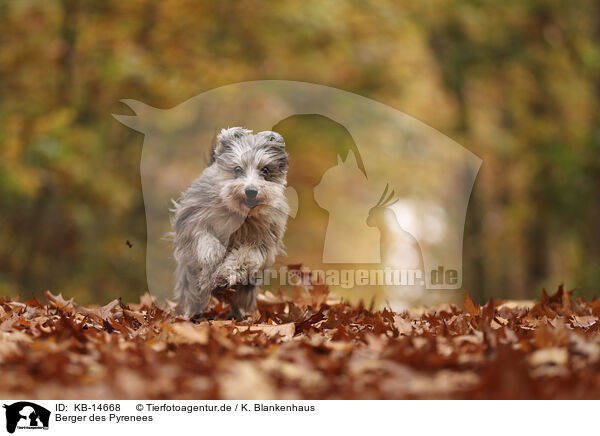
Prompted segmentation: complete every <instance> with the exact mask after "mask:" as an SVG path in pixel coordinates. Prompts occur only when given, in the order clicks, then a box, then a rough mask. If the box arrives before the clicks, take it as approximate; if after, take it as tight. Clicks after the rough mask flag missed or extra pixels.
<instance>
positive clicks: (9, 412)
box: [4, 401, 50, 433]
mask: <svg viewBox="0 0 600 436" xmlns="http://www.w3.org/2000/svg"><path fill="white" fill-rule="evenodd" d="M4 408H5V409H6V431H8V432H9V433H14V432H15V430H16V429H17V428H18V429H27V430H35V429H43V430H47V429H48V423H49V422H50V411H49V410H48V409H45V408H44V407H42V406H39V405H37V404H35V403H30V402H29V401H19V402H17V403H13V404H10V405H7V404H5V405H4Z"/></svg>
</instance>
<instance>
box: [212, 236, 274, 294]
mask: <svg viewBox="0 0 600 436" xmlns="http://www.w3.org/2000/svg"><path fill="white" fill-rule="evenodd" d="M265 261H266V258H265V255H264V251H263V250H261V249H260V247H254V246H242V247H239V248H235V249H233V250H231V252H230V253H229V254H228V255H227V256H226V257H225V260H224V261H223V263H222V264H221V265H220V266H219V267H218V268H217V270H216V272H215V284H216V285H217V286H227V287H232V286H235V285H248V284H252V283H253V282H254V280H255V279H256V278H257V276H258V274H260V272H261V270H262V269H263V268H264V267H265Z"/></svg>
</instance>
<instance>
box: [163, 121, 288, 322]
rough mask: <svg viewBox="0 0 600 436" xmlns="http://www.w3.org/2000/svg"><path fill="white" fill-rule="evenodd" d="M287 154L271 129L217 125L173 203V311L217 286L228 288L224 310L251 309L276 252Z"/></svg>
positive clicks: (237, 313) (197, 305)
mask: <svg viewBox="0 0 600 436" xmlns="http://www.w3.org/2000/svg"><path fill="white" fill-rule="evenodd" d="M287 169H288V155H287V153H286V151H285V142H284V140H283V138H282V137H281V135H279V134H278V133H275V132H269V131H267V132H260V133H257V134H255V135H254V134H252V131H251V130H247V129H244V128H242V127H233V128H229V129H223V130H222V131H221V133H220V134H219V135H218V137H217V146H216V148H215V150H214V152H213V155H212V162H211V164H210V166H208V167H207V168H206V169H205V170H204V171H203V172H202V174H201V175H200V177H198V178H197V179H196V180H195V181H194V182H193V183H192V184H191V186H190V187H189V188H188V189H187V190H186V191H185V192H184V193H183V194H182V195H181V198H180V199H179V201H178V202H174V203H175V208H174V209H173V212H174V214H173V216H172V219H171V224H172V226H173V231H174V233H173V235H174V255H175V260H176V261H177V270H176V279H177V283H176V285H175V298H176V299H177V301H178V304H177V310H178V312H179V313H181V314H182V315H184V316H187V317H192V316H194V315H196V314H199V313H202V312H203V311H204V310H205V308H206V306H207V305H208V302H209V300H210V296H211V294H212V293H213V292H214V291H215V290H217V289H232V290H233V291H235V292H234V294H233V297H232V298H231V301H230V303H231V315H232V316H233V317H234V318H236V319H240V318H243V317H244V316H245V315H246V313H247V312H249V311H254V310H255V309H256V292H257V289H256V286H255V281H254V279H256V278H257V277H259V276H260V275H261V274H262V272H263V271H264V269H265V267H267V266H269V265H271V264H272V263H273V262H274V261H275V257H276V256H277V255H278V254H281V253H283V242H282V238H283V234H284V232H285V227H286V223H287V216H288V213H289V207H288V204H287V201H286V198H285V188H286V184H287V180H286V176H287Z"/></svg>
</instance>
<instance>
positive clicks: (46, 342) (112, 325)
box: [0, 286, 600, 399]
mask: <svg viewBox="0 0 600 436" xmlns="http://www.w3.org/2000/svg"><path fill="white" fill-rule="evenodd" d="M328 298H329V296H328V292H327V288H326V287H324V286H314V287H312V288H311V289H309V290H306V289H303V290H300V289H299V290H298V291H297V292H296V293H295V295H294V297H293V298H286V297H284V296H275V295H273V294H270V293H266V294H261V296H260V299H259V309H260V318H258V319H255V320H254V321H252V322H250V321H245V322H238V323H236V322H233V321H230V320H227V310H228V308H227V307H226V305H225V304H224V303H217V304H216V305H215V306H214V308H213V309H212V310H211V312H210V313H208V314H207V318H209V319H211V320H207V319H199V320H195V322H189V321H186V320H184V319H182V318H180V317H178V316H176V315H175V314H174V313H173V311H172V310H170V309H166V310H163V309H161V308H159V307H157V306H156V305H155V303H154V301H153V299H152V298H151V297H150V296H149V295H144V296H143V297H142V298H141V301H140V302H139V303H136V304H123V303H121V301H119V300H115V301H112V302H110V303H109V304H107V305H106V306H103V307H98V308H86V307H82V306H79V305H77V304H76V303H75V302H73V301H72V300H68V301H66V300H65V299H64V298H63V297H62V296H60V295H58V296H55V295H53V294H51V293H50V292H47V293H46V299H47V300H48V302H47V304H42V303H41V302H40V301H38V300H35V299H33V300H30V301H28V302H26V303H22V302H18V301H14V300H0V397H2V398H31V399H34V398H51V399H117V398H118V399H138V398H154V399H161V398H162V399H166V398H178V399H218V398H225V399H297V398H301V399H328V398H356V399H371V398H600V322H599V317H600V301H595V300H593V301H590V302H584V301H583V300H581V299H579V298H577V299H576V298H573V296H572V295H571V294H570V293H568V292H566V291H565V290H564V289H563V288H562V287H560V288H559V290H558V292H557V293H556V294H555V295H553V296H551V297H548V296H547V295H546V293H543V295H542V299H541V301H540V302H538V303H536V304H534V302H530V303H528V302H523V303H521V304H519V303H517V302H505V303H502V302H500V301H490V302H488V303H487V304H486V305H484V306H477V305H474V304H473V302H472V301H471V300H470V299H469V298H468V297H467V299H466V301H465V303H464V304H463V305H462V307H455V306H449V305H447V306H443V307H438V308H436V309H435V310H430V311H426V312H424V311H420V312H417V311H415V312H411V313H408V314H401V315H398V314H395V313H392V312H389V311H387V310H384V311H372V310H369V309H368V308H365V307H362V306H358V307H353V306H351V305H349V304H346V303H339V302H335V301H331V300H328Z"/></svg>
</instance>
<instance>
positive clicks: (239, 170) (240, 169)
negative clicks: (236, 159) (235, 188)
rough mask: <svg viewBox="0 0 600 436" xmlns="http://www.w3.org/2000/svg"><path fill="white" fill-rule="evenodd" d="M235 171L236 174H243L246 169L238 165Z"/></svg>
mask: <svg viewBox="0 0 600 436" xmlns="http://www.w3.org/2000/svg"><path fill="white" fill-rule="evenodd" d="M233 172H234V173H235V175H236V176H241V175H242V173H243V172H244V170H243V169H242V167H240V166H237V167H235V168H234V169H233Z"/></svg>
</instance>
